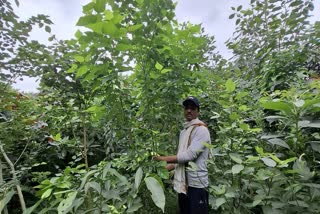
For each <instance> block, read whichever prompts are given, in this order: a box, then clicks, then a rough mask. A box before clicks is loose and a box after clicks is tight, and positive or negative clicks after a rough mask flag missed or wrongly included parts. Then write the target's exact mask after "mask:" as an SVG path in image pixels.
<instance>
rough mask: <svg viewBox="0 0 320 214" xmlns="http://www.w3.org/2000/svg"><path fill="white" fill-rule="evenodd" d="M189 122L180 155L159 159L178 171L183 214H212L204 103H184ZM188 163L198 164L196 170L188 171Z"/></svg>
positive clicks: (192, 100) (191, 98) (189, 99)
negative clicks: (209, 209) (210, 209)
mask: <svg viewBox="0 0 320 214" xmlns="http://www.w3.org/2000/svg"><path fill="white" fill-rule="evenodd" d="M183 106H184V116H185V118H186V123H185V124H184V129H183V130H182V131H181V133H180V137H179V148H178V153H177V155H172V156H157V157H154V159H155V160H158V161H166V162H167V163H168V165H167V167H166V168H167V169H168V170H172V169H175V174H174V180H173V186H174V190H175V191H176V192H177V193H178V202H179V210H180V214H206V213H208V192H207V190H206V188H207V187H208V183H209V182H208V170H207V165H206V161H207V159H208V155H209V150H208V148H206V147H205V146H204V144H203V143H210V134H209V131H208V129H207V127H206V125H205V124H204V123H203V122H202V121H201V120H199V119H198V116H199V111H200V104H199V101H198V99H197V98H196V97H194V96H189V97H187V99H186V100H185V101H183ZM188 162H194V163H195V164H196V169H191V170H187V168H186V166H187V165H188Z"/></svg>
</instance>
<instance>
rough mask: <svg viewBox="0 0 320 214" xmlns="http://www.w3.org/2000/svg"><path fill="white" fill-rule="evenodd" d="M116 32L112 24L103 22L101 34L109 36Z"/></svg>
mask: <svg viewBox="0 0 320 214" xmlns="http://www.w3.org/2000/svg"><path fill="white" fill-rule="evenodd" d="M117 31H118V28H117V27H116V25H115V24H113V23H112V22H104V23H103V25H102V32H103V33H106V34H109V35H111V36H113V35H115V33H116V32H117Z"/></svg>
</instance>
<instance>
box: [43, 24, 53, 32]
mask: <svg viewBox="0 0 320 214" xmlns="http://www.w3.org/2000/svg"><path fill="white" fill-rule="evenodd" d="M44 30H45V31H46V32H48V33H51V28H50V26H48V25H46V26H45V27H44Z"/></svg>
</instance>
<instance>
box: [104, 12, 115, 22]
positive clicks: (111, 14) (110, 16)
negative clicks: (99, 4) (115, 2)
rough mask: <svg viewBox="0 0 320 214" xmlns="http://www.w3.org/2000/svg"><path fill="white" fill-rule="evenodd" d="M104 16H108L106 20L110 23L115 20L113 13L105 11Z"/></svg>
mask: <svg viewBox="0 0 320 214" xmlns="http://www.w3.org/2000/svg"><path fill="white" fill-rule="evenodd" d="M104 15H105V16H106V20H108V21H110V20H111V19H112V18H113V12H112V11H110V10H106V11H104Z"/></svg>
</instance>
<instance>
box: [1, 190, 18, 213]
mask: <svg viewBox="0 0 320 214" xmlns="http://www.w3.org/2000/svg"><path fill="white" fill-rule="evenodd" d="M14 193H15V192H14V190H10V191H9V192H7V193H6V194H5V195H4V198H2V199H1V201H0V213H2V210H3V208H4V207H5V206H6V205H7V204H8V202H9V201H10V200H11V198H12V196H13V195H14Z"/></svg>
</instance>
